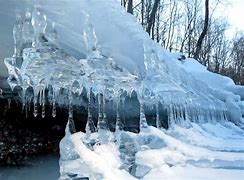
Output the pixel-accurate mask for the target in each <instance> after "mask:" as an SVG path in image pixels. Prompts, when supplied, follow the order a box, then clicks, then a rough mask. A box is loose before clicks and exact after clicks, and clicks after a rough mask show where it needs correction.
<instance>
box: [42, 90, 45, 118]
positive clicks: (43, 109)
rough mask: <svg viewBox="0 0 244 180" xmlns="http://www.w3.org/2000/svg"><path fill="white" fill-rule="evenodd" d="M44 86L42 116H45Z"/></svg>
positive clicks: (43, 91)
mask: <svg viewBox="0 0 244 180" xmlns="http://www.w3.org/2000/svg"><path fill="white" fill-rule="evenodd" d="M45 114H46V113H45V88H44V89H43V90H42V118H45Z"/></svg>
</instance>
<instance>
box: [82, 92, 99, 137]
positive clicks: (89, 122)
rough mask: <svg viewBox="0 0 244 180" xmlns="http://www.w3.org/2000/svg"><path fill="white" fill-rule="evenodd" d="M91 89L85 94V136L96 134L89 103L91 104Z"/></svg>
mask: <svg viewBox="0 0 244 180" xmlns="http://www.w3.org/2000/svg"><path fill="white" fill-rule="evenodd" d="M91 93H92V89H89V91H88V93H87V100H88V102H87V123H86V128H85V130H86V134H91V133H93V132H96V131H97V130H96V127H95V125H94V122H93V117H92V108H91V102H92V97H91Z"/></svg>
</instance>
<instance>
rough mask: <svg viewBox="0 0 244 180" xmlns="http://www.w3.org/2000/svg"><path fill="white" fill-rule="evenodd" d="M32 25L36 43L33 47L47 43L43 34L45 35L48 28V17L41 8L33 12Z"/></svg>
mask: <svg viewBox="0 0 244 180" xmlns="http://www.w3.org/2000/svg"><path fill="white" fill-rule="evenodd" d="M31 23H32V25H33V27H34V37H35V41H34V43H33V46H34V47H35V46H37V45H38V44H39V42H43V41H45V38H44V36H43V34H44V33H45V30H46V27H47V17H46V15H45V14H44V13H43V11H42V9H41V8H40V7H35V9H34V10H33V13H32V20H31Z"/></svg>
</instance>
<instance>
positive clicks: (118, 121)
mask: <svg viewBox="0 0 244 180" xmlns="http://www.w3.org/2000/svg"><path fill="white" fill-rule="evenodd" d="M119 104H120V94H119V96H118V100H117V106H116V124H115V131H116V132H118V131H122V130H123V123H122V122H121V119H120V114H119Z"/></svg>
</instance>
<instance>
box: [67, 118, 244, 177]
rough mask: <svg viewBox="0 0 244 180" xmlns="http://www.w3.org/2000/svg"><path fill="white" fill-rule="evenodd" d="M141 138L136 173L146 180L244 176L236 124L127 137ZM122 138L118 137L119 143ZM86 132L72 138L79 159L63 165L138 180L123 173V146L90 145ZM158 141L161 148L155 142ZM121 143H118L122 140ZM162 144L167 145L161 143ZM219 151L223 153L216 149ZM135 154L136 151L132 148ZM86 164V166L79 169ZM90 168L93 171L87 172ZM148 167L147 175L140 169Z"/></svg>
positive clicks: (71, 169) (150, 129)
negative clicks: (86, 139) (121, 150)
mask: <svg viewBox="0 0 244 180" xmlns="http://www.w3.org/2000/svg"><path fill="white" fill-rule="evenodd" d="M122 133H125V134H128V135H129V136H130V137H132V138H133V139H135V140H136V141H135V142H134V143H135V146H137V149H138V150H137V152H136V154H135V164H136V165H137V168H136V173H135V174H142V172H143V173H145V172H146V173H145V174H144V175H143V177H141V178H142V179H158V178H160V179H161V178H163V179H196V178H197V179H240V178H241V177H244V172H243V170H244V143H243V142H244V136H243V135H244V131H243V130H242V129H240V128H239V127H237V126H236V125H234V124H232V123H224V124H222V125H220V124H202V125H197V124H191V127H190V128H189V129H186V128H182V127H180V126H177V125H176V126H174V127H173V128H171V129H169V130H163V129H161V130H160V129H157V128H155V127H151V126H150V127H148V129H146V130H145V131H143V132H140V133H139V134H134V133H130V132H122ZM119 137H120V136H116V135H115V140H116V138H119ZM84 138H85V134H84V133H81V132H79V133H75V134H73V135H71V142H72V143H73V144H74V146H75V151H76V152H77V153H78V154H79V158H78V159H76V160H71V161H69V163H68V166H66V165H64V166H63V171H64V172H69V173H75V174H76V173H78V174H83V175H85V176H87V177H92V175H93V176H94V178H96V177H97V176H96V175H97V174H99V176H100V178H101V179H108V180H110V179H111V180H112V179H114V178H115V179H134V178H135V177H134V176H132V175H131V174H129V173H128V172H126V171H125V170H124V169H121V168H120V166H121V165H122V164H123V160H122V159H121V158H120V157H121V156H120V153H121V152H120V150H119V143H118V142H117V141H115V142H109V143H107V144H102V145H95V147H94V150H93V151H92V150H90V149H89V148H87V147H86V146H85V144H84ZM155 139H157V143H153V142H155ZM117 140H118V139H117ZM158 142H163V145H162V143H158ZM216 147H217V148H216ZM128 151H130V149H128ZM75 164H82V166H75ZM83 166H88V167H89V170H88V171H87V172H86V170H87V169H85V168H83ZM140 168H142V169H141V170H142V172H141V170H140Z"/></svg>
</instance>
